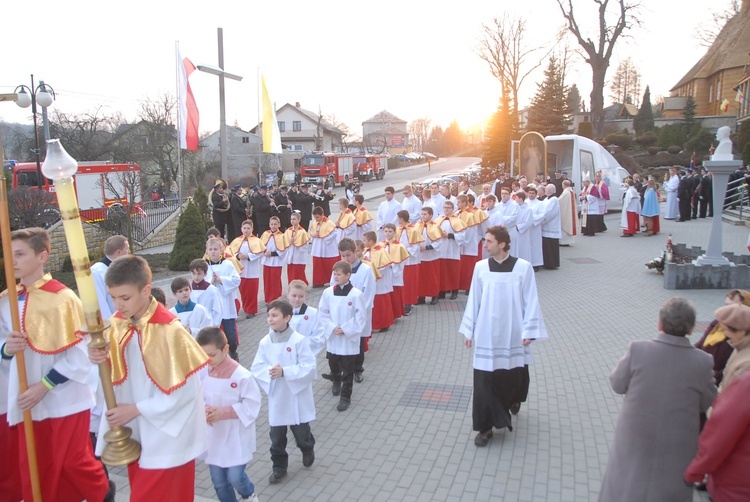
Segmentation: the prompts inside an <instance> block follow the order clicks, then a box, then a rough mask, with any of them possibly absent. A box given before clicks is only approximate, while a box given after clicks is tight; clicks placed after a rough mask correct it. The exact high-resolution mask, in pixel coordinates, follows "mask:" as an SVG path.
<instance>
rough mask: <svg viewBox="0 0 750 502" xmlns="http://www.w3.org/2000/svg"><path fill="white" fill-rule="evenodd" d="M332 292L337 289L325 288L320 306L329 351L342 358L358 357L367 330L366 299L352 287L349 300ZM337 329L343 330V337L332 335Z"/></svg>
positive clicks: (347, 297) (321, 320)
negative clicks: (361, 339) (362, 338)
mask: <svg viewBox="0 0 750 502" xmlns="http://www.w3.org/2000/svg"><path fill="white" fill-rule="evenodd" d="M333 290H334V286H331V287H328V288H326V290H325V291H323V295H322V296H321V297H320V304H319V305H318V312H319V313H320V323H321V325H322V326H323V333H324V335H325V338H326V350H327V351H328V352H330V353H331V354H336V355H340V356H355V355H357V354H359V339H360V338H361V337H362V334H363V333H364V330H365V327H366V326H367V315H368V311H367V308H366V307H365V297H364V295H363V294H362V292H361V291H360V290H358V289H357V288H355V287H353V285H352V289H351V290H350V291H349V294H348V295H346V296H336V295H334V294H333ZM337 326H338V327H341V329H342V330H343V332H344V334H343V335H337V334H335V333H334V332H333V330H334V328H336V327H337Z"/></svg>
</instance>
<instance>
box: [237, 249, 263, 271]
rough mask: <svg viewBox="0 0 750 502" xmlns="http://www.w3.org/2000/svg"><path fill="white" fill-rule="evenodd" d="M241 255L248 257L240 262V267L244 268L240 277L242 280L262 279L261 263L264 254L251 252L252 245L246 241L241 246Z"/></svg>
mask: <svg viewBox="0 0 750 502" xmlns="http://www.w3.org/2000/svg"><path fill="white" fill-rule="evenodd" d="M240 253H241V254H244V255H246V258H245V259H244V260H239V262H240V265H242V267H243V268H242V272H240V277H241V278H242V279H260V263H261V258H263V253H258V254H254V253H253V252H252V251H250V245H249V244H248V242H247V241H246V240H244V241H242V244H240V249H239V251H238V252H237V254H240Z"/></svg>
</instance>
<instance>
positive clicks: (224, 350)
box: [196, 327, 260, 502]
mask: <svg viewBox="0 0 750 502" xmlns="http://www.w3.org/2000/svg"><path fill="white" fill-rule="evenodd" d="M196 341H197V342H198V345H200V346H201V348H202V349H203V351H204V352H205V353H206V355H207V356H208V357H209V363H208V365H209V368H208V371H207V372H205V371H204V372H201V384H202V386H203V399H204V400H205V410H206V423H207V424H208V425H209V426H210V427H207V428H206V444H207V446H208V451H207V452H206V457H205V461H206V463H207V464H208V468H209V471H210V473H211V482H212V483H213V484H214V489H215V490H216V496H217V497H218V498H219V500H220V501H221V502H236V501H237V498H236V495H235V490H236V491H237V492H238V493H239V494H240V496H241V497H242V498H243V500H245V499H249V500H250V502H258V496H257V495H255V486H254V485H253V483H252V482H251V481H250V478H248V477H247V474H246V473H245V467H246V466H247V463H248V462H250V460H252V458H253V453H254V452H255V420H256V419H257V418H258V412H260V390H259V389H258V385H257V384H256V383H255V379H254V378H253V375H252V373H250V372H249V371H248V370H246V369H245V368H243V367H242V366H240V364H239V363H238V362H237V361H234V360H233V359H232V358H230V357H227V354H228V352H229V345H228V344H227V338H226V336H225V335H224V333H223V332H222V331H221V330H220V329H219V328H215V327H208V328H203V329H202V330H200V332H199V333H198V336H197V337H196Z"/></svg>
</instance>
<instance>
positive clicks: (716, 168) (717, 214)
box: [693, 160, 742, 266]
mask: <svg viewBox="0 0 750 502" xmlns="http://www.w3.org/2000/svg"><path fill="white" fill-rule="evenodd" d="M703 165H704V166H705V167H706V169H708V170H709V171H710V172H711V173H712V174H713V205H714V217H713V221H712V222H711V234H710V236H709V239H708V246H707V247H706V253H705V254H704V255H702V256H699V257H698V258H697V259H696V260H695V262H693V263H694V264H695V265H698V266H706V265H724V266H726V265H731V262H730V261H729V260H727V259H726V258H725V257H724V256H722V246H723V236H722V229H721V225H722V222H721V213H722V209H723V207H724V195H725V194H726V191H727V183H728V182H729V175H730V174H731V173H733V172H734V171H736V170H737V169H739V168H740V167H741V166H742V161H740V160H709V161H706V162H704V163H703Z"/></svg>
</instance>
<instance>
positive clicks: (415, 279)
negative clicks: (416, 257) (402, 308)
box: [401, 265, 419, 305]
mask: <svg viewBox="0 0 750 502" xmlns="http://www.w3.org/2000/svg"><path fill="white" fill-rule="evenodd" d="M401 296H402V300H403V301H404V305H415V304H416V303H417V297H418V296H419V265H406V266H405V267H404V289H403V290H402V291H401Z"/></svg>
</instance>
